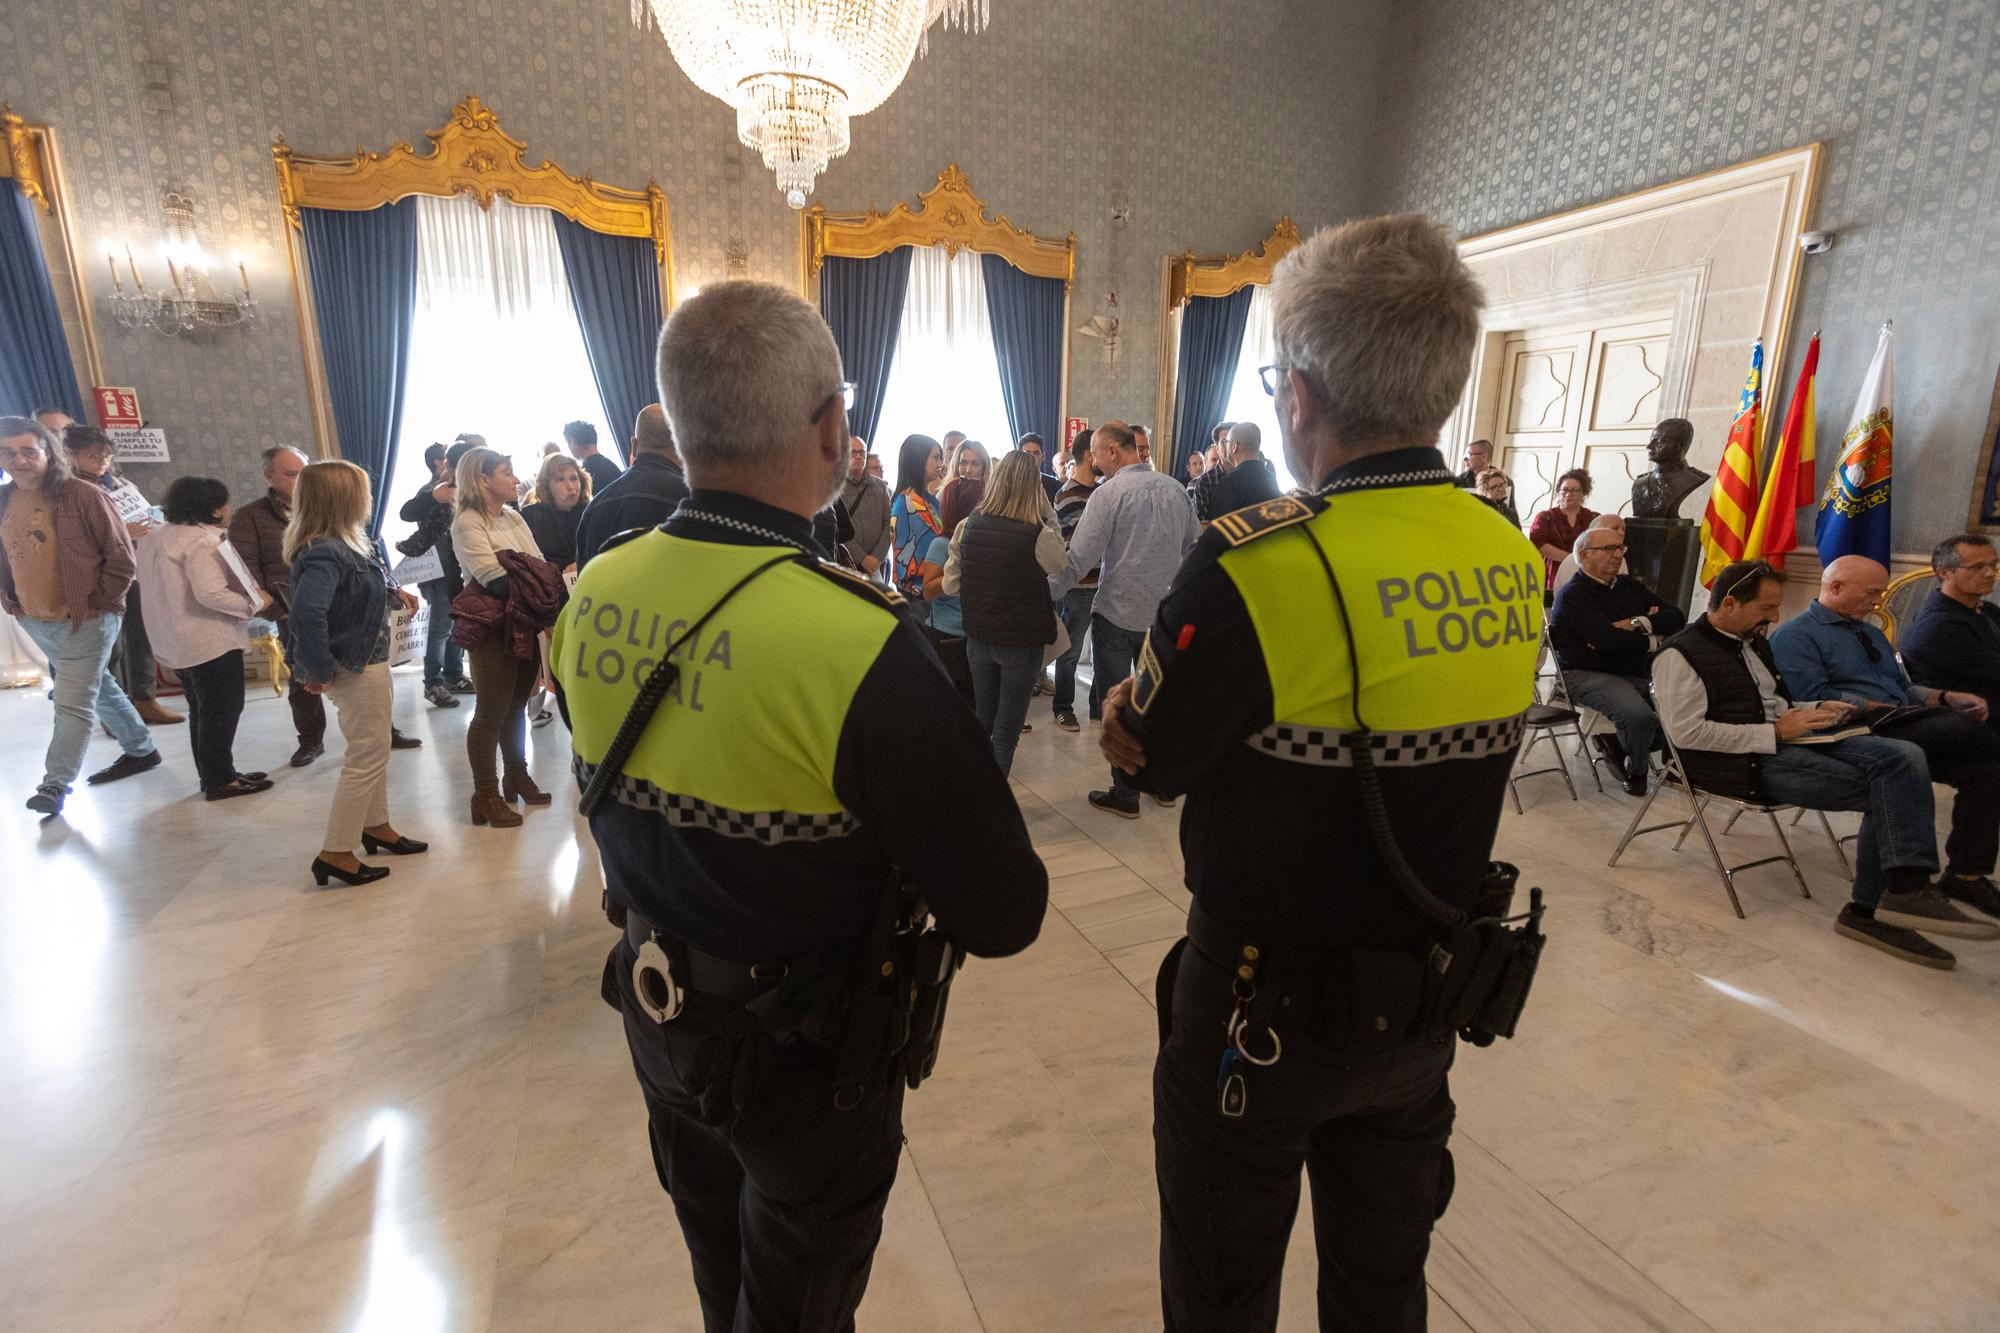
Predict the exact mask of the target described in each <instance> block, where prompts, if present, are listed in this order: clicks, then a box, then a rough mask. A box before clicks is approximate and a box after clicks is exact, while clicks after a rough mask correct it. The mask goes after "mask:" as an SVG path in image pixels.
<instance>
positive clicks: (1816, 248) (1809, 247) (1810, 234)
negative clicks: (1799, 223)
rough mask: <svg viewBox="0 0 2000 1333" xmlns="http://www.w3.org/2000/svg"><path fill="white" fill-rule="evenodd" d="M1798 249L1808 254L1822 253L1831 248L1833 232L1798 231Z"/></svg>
mask: <svg viewBox="0 0 2000 1333" xmlns="http://www.w3.org/2000/svg"><path fill="white" fill-rule="evenodd" d="M1799 249H1801V250H1803V251H1805V252H1806V253H1807V254H1809V255H1823V254H1825V253H1826V252H1827V251H1829V250H1831V249H1833V233H1832V232H1830V231H1802V232H1800V233H1799Z"/></svg>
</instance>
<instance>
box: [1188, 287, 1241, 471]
mask: <svg viewBox="0 0 2000 1333" xmlns="http://www.w3.org/2000/svg"><path fill="white" fill-rule="evenodd" d="M1251 292H1252V289H1251V288H1249V287H1245V288H1243V289H1242V290H1240V291H1238V292H1236V293H1235V294H1234V295H1231V296H1191V297H1189V298H1188V303H1187V306H1186V308H1184V309H1183V310H1182V311H1181V359H1180V376H1179V379H1178V380H1177V381H1176V382H1175V385H1174V475H1175V476H1177V477H1179V478H1180V479H1181V480H1182V481H1186V480H1187V461H1188V458H1189V457H1190V456H1191V455H1192V454H1193V453H1194V452H1195V450H1197V449H1206V448H1207V447H1208V433H1209V432H1210V431H1211V430H1213V429H1215V423H1216V422H1218V421H1220V420H1222V412H1223V409H1224V408H1226V407H1228V406H1229V383H1230V381H1231V380H1233V379H1235V378H1236V359H1237V358H1238V357H1239V356H1241V355H1242V354H1243V330H1244V329H1246V328H1248V327H1249V324H1250V296H1251Z"/></svg>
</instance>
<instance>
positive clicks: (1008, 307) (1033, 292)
mask: <svg viewBox="0 0 2000 1333" xmlns="http://www.w3.org/2000/svg"><path fill="white" fill-rule="evenodd" d="M979 265H980V268H981V270H982V272H983V274H984V276H985V278H986V311H987V315H988V316H989V317H990V318H991V319H992V321H993V349H994V351H995V352H996V353H998V354H999V358H1000V393H1001V395H1002V396H1003V397H1004V398H1005V399H1006V400H1007V428H1008V429H1009V430H1011V431H1012V432H1013V433H1014V438H1015V439H1016V440H1018V439H1020V438H1021V437H1022V436H1023V435H1026V434H1027V433H1028V432H1029V431H1035V432H1036V433H1038V434H1039V435H1040V436H1041V437H1042V440H1043V447H1042V458H1043V460H1044V466H1047V465H1048V464H1050V463H1053V462H1054V460H1055V456H1056V451H1057V450H1058V449H1060V448H1062V360H1063V336H1064V333H1065V330H1064V328H1063V297H1064V295H1065V293H1064V290H1063V283H1062V279H1061V278H1038V277H1036V276H1034V275H1033V274H1032V273H1023V272H1022V271H1021V270H1020V269H1018V268H1015V267H1014V266H1013V265H1012V264H1010V263H1008V262H1007V261H1006V260H1004V259H1002V258H1001V257H1000V256H999V255H981V256H979ZM1239 336H1240V333H1239Z"/></svg>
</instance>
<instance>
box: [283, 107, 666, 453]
mask: <svg viewBox="0 0 2000 1333" xmlns="http://www.w3.org/2000/svg"><path fill="white" fill-rule="evenodd" d="M424 137H425V138H427V139H429V140H430V142H431V146H430V148H429V150H428V151H419V150H417V149H415V148H412V147H411V146H410V145H409V144H407V143H400V144H397V145H396V146H395V147H393V148H391V149H389V150H388V151H387V152H382V153H371V152H368V151H367V150H366V149H356V150H355V152H354V155H353V156H352V157H346V158H323V157H302V156H300V155H298V154H297V153H294V152H293V151H292V149H291V146H290V145H289V144H287V143H286V142H285V138H284V136H283V135H279V136H277V139H276V141H275V142H274V143H273V144H272V147H271V157H272V159H273V161H274V162H275V164H276V166H277V170H278V202H279V204H280V205H281V206H282V207H283V208H284V212H285V236H286V240H287V253H288V256H289V258H290V260H291V268H292V295H293V298H294V301H295V302H296V304H297V307H298V313H299V339H300V341H301V342H302V343H303V344H304V346H305V359H306V376H307V380H308V382H309V384H310V388H311V392H310V398H311V400H312V411H313V434H314V437H315V438H316V439H317V440H318V443H319V454H320V457H322V458H337V457H339V456H340V450H339V444H338V442H337V441H336V440H335V438H334V431H333V411H332V407H331V405H330V400H329V399H328V396H327V388H326V366H325V362H324V360H323V359H322V357H321V355H320V347H319V322H318V320H317V319H316V318H315V317H314V315H313V309H312V290H311V285H310V284H309V283H308V282H307V280H306V272H307V269H306V260H305V232H304V223H303V220H302V219H301V218H300V216H299V210H300V209H301V208H330V209H338V210H341V211H345V212H366V211H367V210H369V209H371V208H380V207H382V206H383V205H385V204H393V203H396V202H397V201H398V200H402V199H407V198H409V197H410V196H411V195H429V196H432V197H435V198H450V197H451V196H453V195H457V194H470V195H472V196H473V198H474V199H476V200H477V201H478V203H479V206H480V207H481V208H491V207H492V206H493V201H494V200H495V199H496V198H505V199H507V200H509V201H510V202H513V203H516V204H525V205H533V206H537V207H541V208H551V209H554V210H555V211H556V212H558V213H560V214H562V215H563V216H564V217H566V218H568V219H569V220H570V221H572V222H575V223H577V224H578V225H580V226H584V227H588V228H589V229H590V230H592V231H595V232H600V233H603V234H604V235H607V236H643V237H648V238H650V239H651V240H652V242H653V255H654V258H655V260H656V262H657V263H658V264H659V268H660V310H661V313H662V314H665V313H667V312H668V311H670V310H672V309H673V240H672V235H671V232H670V230H669V227H668V219H667V197H666V194H665V193H664V192H663V191H662V190H661V189H660V187H659V184H658V183H657V182H654V181H648V182H647V183H646V188H645V189H643V190H627V189H621V188H620V187H618V186H615V185H604V184H601V183H599V182H597V181H595V180H592V179H591V178H590V177H589V176H587V175H585V176H572V175H570V174H569V173H568V172H566V171H564V170H563V169H562V168H560V167H558V166H556V165H555V164H554V163H553V162H549V161H546V160H545V161H543V162H542V163H541V165H540V166H532V167H531V166H529V165H528V162H527V157H526V153H527V145H526V144H524V143H522V142H521V141H520V140H519V139H516V138H514V137H512V136H511V135H509V134H508V133H507V132H506V131H504V130H502V129H501V128H500V120H499V117H498V116H496V115H495V114H494V113H493V110H492V108H490V107H488V106H486V105H485V104H484V103H482V102H481V101H480V100H479V98H478V97H477V96H473V95H467V97H466V99H465V100H464V101H463V102H460V103H459V104H458V105H457V106H455V107H453V108H452V112H451V119H450V120H448V121H446V122H445V123H444V125H443V126H441V127H440V128H438V129H435V130H430V131H427V132H426V133H425V135H424Z"/></svg>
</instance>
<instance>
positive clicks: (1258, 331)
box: [1222, 284, 1298, 490]
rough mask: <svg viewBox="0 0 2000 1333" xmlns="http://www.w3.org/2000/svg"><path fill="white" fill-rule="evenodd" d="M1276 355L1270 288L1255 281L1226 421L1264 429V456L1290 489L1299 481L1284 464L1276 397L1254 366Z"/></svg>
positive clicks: (1224, 414)
mask: <svg viewBox="0 0 2000 1333" xmlns="http://www.w3.org/2000/svg"><path fill="white" fill-rule="evenodd" d="M1277 359H1278V337H1277V332H1276V330H1275V329H1274V328H1273V326H1272V323H1271V289H1270V288H1269V287H1267V286H1263V285H1261V284H1260V285H1258V286H1257V287H1254V288H1252V289H1251V292H1250V318H1249V322H1248V323H1247V324H1246V325H1245V326H1244V329H1243V351H1242V353H1241V355H1239V356H1238V357H1237V358H1236V377H1235V378H1234V379H1233V380H1231V381H1230V385H1229V406H1228V407H1226V408H1224V409H1223V412H1222V417H1223V420H1225V421H1250V422H1255V423H1256V426H1257V429H1258V430H1260V431H1262V432H1264V457H1266V458H1268V459H1270V460H1271V466H1272V467H1274V468H1276V469H1277V472H1278V485H1279V486H1280V487H1282V488H1283V489H1285V490H1290V489H1291V488H1292V487H1293V486H1296V485H1297V484H1298V481H1297V479H1296V478H1294V477H1293V476H1292V470H1291V469H1290V468H1288V467H1286V466H1285V445H1284V441H1283V440H1281V439H1280V438H1279V437H1278V409H1277V400H1276V399H1274V398H1272V397H1271V395H1270V394H1268V393H1265V392H1264V384H1263V381H1262V380H1261V379H1259V378H1258V375H1257V369H1258V367H1260V366H1268V365H1270V364H1272V363H1273V362H1275V361H1276V360H1277Z"/></svg>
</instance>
